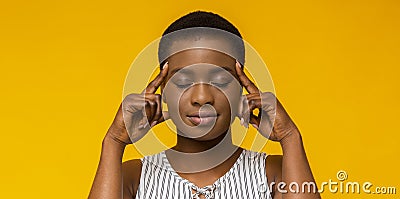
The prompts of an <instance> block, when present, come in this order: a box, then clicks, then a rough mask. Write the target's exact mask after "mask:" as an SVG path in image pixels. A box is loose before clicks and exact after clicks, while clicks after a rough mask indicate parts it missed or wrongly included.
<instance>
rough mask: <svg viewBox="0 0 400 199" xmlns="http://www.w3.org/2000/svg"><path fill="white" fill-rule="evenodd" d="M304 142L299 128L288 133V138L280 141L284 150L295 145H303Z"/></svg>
mask: <svg viewBox="0 0 400 199" xmlns="http://www.w3.org/2000/svg"><path fill="white" fill-rule="evenodd" d="M302 142H303V141H302V138H301V134H300V131H299V130H298V129H297V128H295V129H293V130H291V131H290V132H288V133H287V134H286V136H285V137H283V138H282V139H281V140H280V141H279V143H280V145H281V147H282V149H284V148H286V147H288V146H290V145H293V144H302Z"/></svg>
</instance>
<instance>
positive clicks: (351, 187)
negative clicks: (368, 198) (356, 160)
mask: <svg viewBox="0 0 400 199" xmlns="http://www.w3.org/2000/svg"><path fill="white" fill-rule="evenodd" d="M336 177H337V180H332V179H329V180H328V181H324V182H322V183H321V184H320V186H318V190H317V186H316V184H315V183H314V182H303V183H302V184H299V183H297V182H291V183H285V182H279V183H275V182H271V183H270V184H269V190H274V189H275V188H276V190H277V191H278V192H280V193H316V192H317V191H318V192H320V193H323V192H330V193H342V194H344V193H346V194H360V193H366V194H393V195H394V194H396V187H394V186H374V185H373V183H371V182H353V181H347V178H348V175H347V173H346V171H343V170H340V171H338V172H337V174H336ZM275 186H276V187H275ZM262 190H266V187H265V185H261V186H260V191H262Z"/></svg>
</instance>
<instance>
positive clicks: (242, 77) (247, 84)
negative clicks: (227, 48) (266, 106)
mask: <svg viewBox="0 0 400 199" xmlns="http://www.w3.org/2000/svg"><path fill="white" fill-rule="evenodd" d="M236 74H237V75H238V77H239V81H240V84H241V85H242V86H243V87H244V88H245V89H246V90H247V91H248V92H249V93H260V90H258V88H257V86H256V85H254V83H253V82H252V81H251V80H250V79H249V78H248V77H247V76H246V74H245V73H244V72H243V71H242V68H241V67H240V64H239V62H238V61H236Z"/></svg>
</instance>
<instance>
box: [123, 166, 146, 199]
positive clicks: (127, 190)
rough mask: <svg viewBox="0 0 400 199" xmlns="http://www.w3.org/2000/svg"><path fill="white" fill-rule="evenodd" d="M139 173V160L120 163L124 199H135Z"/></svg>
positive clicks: (140, 167) (140, 169)
mask: <svg viewBox="0 0 400 199" xmlns="http://www.w3.org/2000/svg"><path fill="white" fill-rule="evenodd" d="M141 171H142V162H141V161H140V159H133V160H128V161H126V162H123V163H122V176H123V184H124V199H128V198H129V199H133V198H135V197H136V192H137V189H138V187H139V182H140V174H141Z"/></svg>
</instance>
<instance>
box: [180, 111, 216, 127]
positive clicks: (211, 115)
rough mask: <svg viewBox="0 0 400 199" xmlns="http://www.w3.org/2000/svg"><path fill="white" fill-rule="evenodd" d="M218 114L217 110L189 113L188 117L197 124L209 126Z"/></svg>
mask: <svg viewBox="0 0 400 199" xmlns="http://www.w3.org/2000/svg"><path fill="white" fill-rule="evenodd" d="M218 116H219V114H217V113H215V112H196V113H193V114H190V115H187V118H188V119H189V120H190V122H192V124H194V125H196V126H209V125H212V124H214V123H215V121H216V120H217V118H218Z"/></svg>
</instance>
